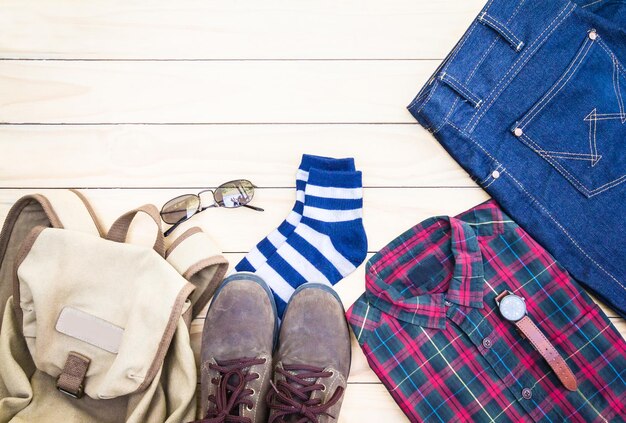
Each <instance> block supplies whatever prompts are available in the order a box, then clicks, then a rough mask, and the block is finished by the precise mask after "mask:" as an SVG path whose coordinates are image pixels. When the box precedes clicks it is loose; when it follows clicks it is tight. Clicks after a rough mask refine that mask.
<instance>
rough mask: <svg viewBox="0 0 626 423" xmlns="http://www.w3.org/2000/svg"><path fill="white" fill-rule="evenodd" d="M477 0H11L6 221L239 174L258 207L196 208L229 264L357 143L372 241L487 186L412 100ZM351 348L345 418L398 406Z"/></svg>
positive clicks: (4, 144) (386, 412) (453, 206)
mask: <svg viewBox="0 0 626 423" xmlns="http://www.w3.org/2000/svg"><path fill="white" fill-rule="evenodd" d="M484 2H485V0H465V1H459V0H429V1H414V0H388V1H384V2H381V1H377V0H339V1H337V0H316V1H298V2H293V1H291V2H290V1H286V0H264V1H263V2H259V1H256V0H236V1H232V0H231V1H225V0H178V1H176V2H172V1H170V0H149V1H148V0H125V1H121V0H112V1H109V0H93V1H89V2H71V1H67V0H59V1H55V2H49V1H44V0H4V1H3V2H2V7H1V11H0V152H2V155H3V158H4V160H2V161H0V222H2V221H3V220H4V218H5V216H6V213H7V211H8V209H9V207H10V206H11V205H12V204H13V202H14V201H15V200H17V199H18V198H19V197H21V196H22V195H25V194H26V193H29V192H32V191H40V189H38V188H42V187H48V188H61V187H79V188H80V187H82V188H89V189H84V190H83V193H84V194H85V196H86V197H87V198H88V199H89V201H90V202H91V203H92V204H93V206H94V208H95V211H96V214H97V216H98V218H99V219H100V221H101V222H102V223H103V225H104V226H106V227H108V226H109V225H110V224H111V223H112V222H113V221H114V220H115V218H117V217H118V216H119V215H120V214H122V213H123V212H125V211H127V210H129V209H131V208H134V207H136V206H138V205H141V204H144V203H154V204H156V205H157V206H160V205H161V204H163V203H164V202H165V201H166V200H168V199H170V198H173V197H174V196H177V195H180V194H182V193H187V192H196V191H198V190H200V189H203V188H209V187H214V186H215V185H217V184H219V183H221V182H224V181H227V180H230V179H235V178H242V177H243V178H249V179H251V180H253V181H254V182H255V183H256V184H257V185H258V186H260V187H261V188H260V189H259V190H258V191H257V194H256V196H255V199H254V202H253V204H256V205H259V206H261V207H264V208H265V209H266V211H265V212H264V213H256V212H254V211H251V210H247V209H242V210H224V209H220V210H208V211H206V212H204V213H202V214H200V215H198V216H196V217H194V218H193V219H192V220H191V221H190V222H188V225H189V226H191V225H198V226H200V227H202V228H203V229H204V230H205V231H206V232H208V233H209V234H210V235H211V236H212V237H213V238H214V239H215V241H216V242H217V243H218V244H219V245H221V248H222V249H223V250H224V251H225V256H226V257H227V258H228V260H229V261H230V263H231V268H232V266H233V265H235V264H236V263H237V262H238V261H239V260H240V259H241V258H242V257H243V255H244V253H245V252H246V251H248V250H249V249H250V247H251V246H253V245H254V244H255V243H256V242H257V241H258V240H260V239H261V238H262V237H263V236H265V235H267V234H268V233H269V232H270V231H271V230H272V229H274V228H275V227H276V226H277V225H278V224H279V223H280V222H281V221H282V219H283V218H284V217H285V216H286V214H287V212H288V211H289V210H290V208H291V206H292V204H293V201H294V198H295V193H294V173H295V170H296V167H297V165H298V162H299V160H300V156H301V154H302V153H314V154H319V155H328V156H333V157H346V156H352V157H355V159H356V162H357V166H358V167H359V168H360V169H361V170H362V171H363V176H364V185H365V186H366V188H365V190H364V197H365V207H364V212H365V218H364V221H365V226H366V230H367V234H368V240H369V250H370V253H369V254H368V258H370V257H371V256H372V255H373V253H374V252H375V251H377V250H378V249H380V248H381V247H382V246H384V245H385V244H387V243H388V242H389V241H391V240H392V239H394V238H395V237H397V236H398V235H399V234H400V233H401V232H403V231H404V230H406V229H408V228H410V227H411V226H413V225H415V224H416V223H418V222H419V221H421V220H423V219H425V218H427V217H430V216H433V215H442V214H456V213H459V212H461V211H463V210H465V209H467V208H469V207H471V206H474V205H475V204H477V203H480V202H482V201H484V200H486V199H487V198H488V196H487V194H485V193H484V192H483V191H482V190H481V189H480V188H478V187H477V186H476V184H475V183H474V182H473V181H472V180H471V179H470V177H469V176H468V175H467V174H466V173H465V172H464V171H463V170H462V169H461V168H460V167H459V166H458V165H457V164H456V163H455V162H454V161H453V160H452V159H451V158H450V157H449V156H448V155H447V153H446V152H445V151H444V150H443V148H442V147H440V145H439V144H438V143H437V142H436V141H435V140H434V139H433V137H432V136H431V135H430V134H428V133H427V132H426V131H424V130H423V129H422V128H421V127H419V126H418V125H417V124H416V123H415V120H414V119H413V118H412V117H411V116H410V114H409V113H408V112H407V111H406V108H405V107H406V105H407V104H408V103H409V102H410V101H411V100H412V98H413V97H414V96H415V94H416V93H417V91H418V90H419V88H420V87H421V86H422V84H423V83H424V82H425V81H426V80H427V79H428V77H429V76H430V75H431V73H432V72H433V70H434V69H435V68H436V66H437V65H438V64H439V62H440V61H441V59H443V58H444V56H445V55H446V54H447V53H448V51H449V50H450V49H451V48H452V47H453V46H454V44H455V43H456V41H457V40H458V39H459V37H460V36H461V35H462V33H463V32H464V31H465V29H466V28H467V26H468V25H469V24H470V23H471V22H472V20H473V19H474V17H475V16H476V15H477V13H478V12H479V10H480V8H481V7H483V5H484ZM153 225H154V224H153V223H152V222H150V221H149V220H148V219H142V218H139V219H138V221H137V222H136V223H134V224H133V227H132V229H131V231H132V232H133V234H132V236H131V237H130V238H131V239H130V241H131V242H136V243H142V244H145V245H150V244H151V243H152V242H153V237H154V226H153ZM364 277H365V267H364V266H361V267H359V268H358V269H357V270H356V271H355V272H354V273H353V274H351V275H350V276H348V277H347V278H345V279H344V280H342V281H341V282H339V283H338V284H337V286H336V289H337V292H338V293H339V295H340V297H341V299H342V302H343V303H344V306H346V307H348V306H349V305H351V304H352V303H353V302H354V301H355V300H356V299H357V298H358V297H359V296H360V295H361V293H362V292H363V290H364V288H365V283H364ZM600 306H601V307H602V308H603V310H604V311H605V312H606V313H607V315H608V316H610V318H611V321H612V322H613V323H614V324H615V326H616V327H617V329H618V330H619V331H620V332H621V334H622V335H623V336H625V337H626V321H624V320H623V319H619V318H617V317H616V313H615V312H613V311H612V310H610V309H607V308H606V307H605V306H603V305H602V304H600ZM205 313H206V309H205V310H204V311H203V313H201V315H200V318H199V319H196V320H195V321H194V322H193V324H192V328H191V333H192V335H191V340H192V346H193V348H194V351H195V353H196V355H199V352H200V337H201V332H202V328H203V324H204V320H203V317H204V314H205ZM352 353H353V361H352V368H351V373H350V378H349V387H348V390H347V391H346V394H345V400H344V403H343V408H342V412H341V415H340V417H339V419H338V421H339V422H342V423H343V422H358V423H362V422H401V421H406V418H405V417H404V415H403V414H402V412H401V410H400V409H399V408H398V407H397V405H396V404H395V403H394V401H393V399H392V398H391V396H390V395H389V393H388V392H387V391H386V389H385V388H384V386H383V385H382V384H381V383H380V381H379V380H378V379H377V377H376V375H375V374H374V373H373V371H372V370H371V369H370V368H369V366H368V365H367V361H366V358H365V356H364V355H363V353H362V351H361V349H360V348H359V347H358V345H357V343H356V340H355V339H354V337H353V338H352ZM199 400H200V399H199Z"/></svg>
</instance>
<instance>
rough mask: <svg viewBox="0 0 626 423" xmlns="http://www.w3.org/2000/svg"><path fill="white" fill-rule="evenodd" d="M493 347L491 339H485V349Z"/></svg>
mask: <svg viewBox="0 0 626 423" xmlns="http://www.w3.org/2000/svg"><path fill="white" fill-rule="evenodd" d="M492 345H493V342H491V339H489V338H485V339H483V347H485V348H487V349H489V348H491V346H492Z"/></svg>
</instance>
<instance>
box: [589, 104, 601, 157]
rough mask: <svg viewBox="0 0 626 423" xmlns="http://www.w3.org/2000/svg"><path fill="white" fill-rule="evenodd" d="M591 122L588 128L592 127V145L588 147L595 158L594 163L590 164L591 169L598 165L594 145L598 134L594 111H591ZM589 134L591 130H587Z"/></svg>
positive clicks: (596, 151) (596, 148)
mask: <svg viewBox="0 0 626 423" xmlns="http://www.w3.org/2000/svg"><path fill="white" fill-rule="evenodd" d="M592 113H593V122H591V121H590V122H589V126H590V127H591V125H593V144H592V145H591V146H590V148H591V154H592V155H593V156H594V157H596V159H595V160H594V161H592V162H591V167H595V165H596V164H598V161H599V160H600V159H599V158H597V157H598V144H597V143H596V138H597V133H598V121H597V120H596V116H597V113H596V109H595V108H594V109H593V112H592ZM589 132H590V133H591V129H589Z"/></svg>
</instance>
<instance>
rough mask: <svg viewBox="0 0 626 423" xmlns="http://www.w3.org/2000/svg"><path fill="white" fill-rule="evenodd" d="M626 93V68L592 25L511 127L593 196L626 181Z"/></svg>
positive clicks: (567, 176)
mask: <svg viewBox="0 0 626 423" xmlns="http://www.w3.org/2000/svg"><path fill="white" fill-rule="evenodd" d="M625 98H626V69H625V68H624V66H623V65H622V64H621V63H620V61H619V60H618V59H617V57H616V56H615V54H614V53H613V52H612V50H611V48H610V46H609V45H608V44H607V43H606V42H605V41H604V40H603V39H602V37H601V34H599V33H597V32H596V31H595V30H590V31H589V32H588V33H586V34H581V39H580V47H579V49H578V50H577V52H576V54H575V56H574V58H573V59H572V61H571V62H570V63H569V64H567V67H566V68H565V70H564V72H563V73H562V74H561V76H560V77H559V78H558V80H557V81H556V82H555V83H554V84H553V85H552V87H551V88H550V89H549V90H548V91H547V92H546V93H544V95H543V96H542V97H541V99H540V100H539V101H538V102H537V103H535V104H534V105H533V106H532V107H531V108H530V110H529V111H528V112H527V113H526V114H524V115H523V116H522V117H521V118H520V119H519V120H518V121H517V122H516V124H515V125H514V126H513V127H512V128H511V131H512V132H513V135H515V137H517V139H519V140H520V141H521V142H522V143H524V144H525V145H526V146H528V147H529V148H530V149H532V150H533V151H534V152H535V153H537V154H538V155H539V156H541V157H542V158H543V159H544V160H546V161H547V162H548V163H550V165H552V167H554V168H555V169H556V170H557V171H558V172H559V173H560V174H561V175H562V176H563V177H564V178H565V179H567V180H568V181H569V182H570V183H571V184H572V185H573V186H574V187H576V189H578V191H580V192H581V193H582V194H583V195H585V196H586V197H592V196H594V195H597V194H601V193H602V192H605V191H607V190H610V189H613V188H615V187H616V186H618V185H619V184H621V183H622V182H624V181H625V180H626V154H625V153H626V109H625V105H624V99H625Z"/></svg>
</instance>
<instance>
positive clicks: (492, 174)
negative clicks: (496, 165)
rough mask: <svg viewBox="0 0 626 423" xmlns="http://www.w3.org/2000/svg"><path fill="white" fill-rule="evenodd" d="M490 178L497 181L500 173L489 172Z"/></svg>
mask: <svg viewBox="0 0 626 423" xmlns="http://www.w3.org/2000/svg"><path fill="white" fill-rule="evenodd" d="M491 177H492V178H493V179H498V178H499V177H500V172H498V171H497V170H494V171H493V172H491Z"/></svg>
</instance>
